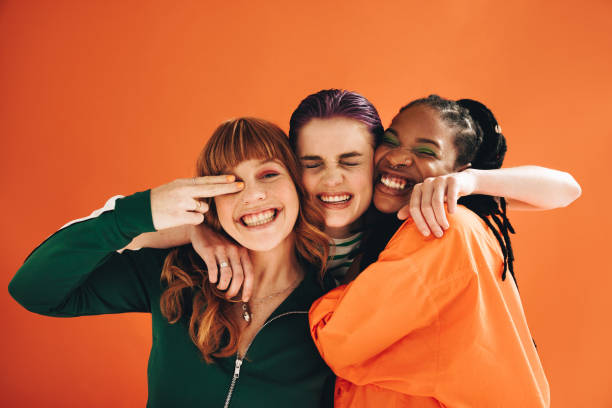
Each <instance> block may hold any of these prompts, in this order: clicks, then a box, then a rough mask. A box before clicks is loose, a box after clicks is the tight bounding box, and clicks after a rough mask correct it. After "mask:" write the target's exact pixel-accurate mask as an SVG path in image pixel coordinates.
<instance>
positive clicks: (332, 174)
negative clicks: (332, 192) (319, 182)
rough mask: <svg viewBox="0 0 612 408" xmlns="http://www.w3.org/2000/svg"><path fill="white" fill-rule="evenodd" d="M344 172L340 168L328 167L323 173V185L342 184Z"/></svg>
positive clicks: (333, 185)
mask: <svg viewBox="0 0 612 408" xmlns="http://www.w3.org/2000/svg"><path fill="white" fill-rule="evenodd" d="M342 180H343V178H342V172H341V170H340V169H338V168H328V169H327V170H325V174H323V185H325V186H326V187H335V186H338V185H340V184H342Z"/></svg>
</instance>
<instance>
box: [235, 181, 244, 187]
mask: <svg viewBox="0 0 612 408" xmlns="http://www.w3.org/2000/svg"><path fill="white" fill-rule="evenodd" d="M236 187H238V188H244V182H242V181H239V182H237V183H236Z"/></svg>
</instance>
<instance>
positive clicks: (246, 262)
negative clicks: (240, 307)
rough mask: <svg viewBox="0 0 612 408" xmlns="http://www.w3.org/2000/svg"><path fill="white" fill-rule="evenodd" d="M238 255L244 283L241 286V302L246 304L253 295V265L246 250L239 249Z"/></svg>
mask: <svg viewBox="0 0 612 408" xmlns="http://www.w3.org/2000/svg"><path fill="white" fill-rule="evenodd" d="M238 252H239V255H240V261H241V262H242V269H243V272H244V282H243V284H242V301H243V302H248V301H249V299H250V298H251V295H252V294H253V281H254V279H253V278H254V277H253V264H252V263H251V258H250V257H249V253H248V251H247V250H246V249H244V248H240V250H239V251H238Z"/></svg>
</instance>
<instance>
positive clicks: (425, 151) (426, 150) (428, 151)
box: [414, 147, 437, 157]
mask: <svg viewBox="0 0 612 408" xmlns="http://www.w3.org/2000/svg"><path fill="white" fill-rule="evenodd" d="M414 151H415V152H416V153H420V154H425V155H427V156H432V157H437V156H436V152H434V151H433V150H431V149H430V148H428V147H416V148H415V149H414Z"/></svg>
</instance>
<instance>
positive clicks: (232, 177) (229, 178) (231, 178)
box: [226, 174, 236, 182]
mask: <svg viewBox="0 0 612 408" xmlns="http://www.w3.org/2000/svg"><path fill="white" fill-rule="evenodd" d="M226 177H227V181H229V182H232V181H234V180H236V176H234V175H233V174H232V175H229V176H226Z"/></svg>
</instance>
